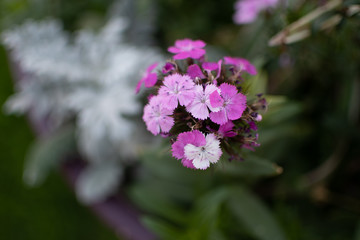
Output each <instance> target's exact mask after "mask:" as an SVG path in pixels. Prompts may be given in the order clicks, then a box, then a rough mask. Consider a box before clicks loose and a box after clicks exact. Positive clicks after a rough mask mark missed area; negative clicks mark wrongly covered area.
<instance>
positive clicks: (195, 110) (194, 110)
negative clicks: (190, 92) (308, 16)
mask: <svg viewBox="0 0 360 240" xmlns="http://www.w3.org/2000/svg"><path fill="white" fill-rule="evenodd" d="M217 91H218V87H216V86H215V85H213V84H210V85H207V86H206V87H205V89H204V88H203V86H202V85H196V86H195V87H194V93H195V97H194V100H193V101H192V102H191V103H190V104H189V105H188V106H187V108H186V109H187V111H188V112H190V113H191V115H193V116H194V117H196V118H198V119H201V120H205V119H207V118H208V117H209V109H210V110H211V111H213V112H216V111H219V110H220V108H216V107H212V106H211V104H210V94H211V93H213V92H217ZM208 108H209V109H208Z"/></svg>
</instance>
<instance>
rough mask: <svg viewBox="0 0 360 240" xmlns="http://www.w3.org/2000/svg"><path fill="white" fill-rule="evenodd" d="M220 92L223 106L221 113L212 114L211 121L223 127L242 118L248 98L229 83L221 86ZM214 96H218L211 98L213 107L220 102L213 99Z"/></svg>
mask: <svg viewBox="0 0 360 240" xmlns="http://www.w3.org/2000/svg"><path fill="white" fill-rule="evenodd" d="M220 91H221V97H222V99H223V104H222V106H221V108H220V111H218V112H211V113H210V119H211V121H213V122H214V123H217V124H220V125H223V124H225V123H227V122H228V121H229V120H236V119H239V118H240V117H241V116H242V114H243V112H244V110H245V109H246V96H245V95H244V94H242V93H238V91H237V89H236V87H235V86H234V85H230V84H228V83H223V84H221V85H220ZM214 96H216V94H214V95H212V96H210V103H211V105H212V106H213V107H215V106H217V105H218V102H217V101H214V99H213V97H214ZM215 100H216V99H215Z"/></svg>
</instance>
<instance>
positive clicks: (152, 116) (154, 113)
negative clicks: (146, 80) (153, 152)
mask: <svg viewBox="0 0 360 240" xmlns="http://www.w3.org/2000/svg"><path fill="white" fill-rule="evenodd" d="M163 102H164V100H163V99H162V97H161V96H154V97H152V98H151V99H150V101H149V103H148V104H147V105H146V106H145V108H144V115H143V120H144V122H145V124H146V127H147V129H148V130H149V131H150V132H151V133H152V134H154V135H158V134H159V133H160V132H162V133H167V132H169V131H170V129H171V128H172V126H173V125H174V119H173V118H172V117H171V116H170V115H172V113H173V111H172V110H169V109H167V108H164V107H163Z"/></svg>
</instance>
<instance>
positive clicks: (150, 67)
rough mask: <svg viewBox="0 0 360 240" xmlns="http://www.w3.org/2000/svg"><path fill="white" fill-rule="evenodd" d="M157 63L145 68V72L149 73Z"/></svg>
mask: <svg viewBox="0 0 360 240" xmlns="http://www.w3.org/2000/svg"><path fill="white" fill-rule="evenodd" d="M158 64H159V63H157V62H156V63H153V64H151V65H150V66H149V67H148V68H147V70H146V72H147V73H151V71H152V70H154V69H155V68H156V67H157V65H158Z"/></svg>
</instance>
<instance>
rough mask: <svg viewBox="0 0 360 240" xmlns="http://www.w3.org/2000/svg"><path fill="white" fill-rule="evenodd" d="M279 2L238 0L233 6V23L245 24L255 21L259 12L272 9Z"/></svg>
mask: <svg viewBox="0 0 360 240" xmlns="http://www.w3.org/2000/svg"><path fill="white" fill-rule="evenodd" d="M278 1H279V0H239V1H237V2H236V4H235V9H236V13H235V14H234V22H235V23H237V24H247V23H251V22H253V21H255V19H256V17H257V15H258V14H259V12H261V11H263V10H265V9H268V8H270V7H274V6H275V5H276V4H277V3H278Z"/></svg>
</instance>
